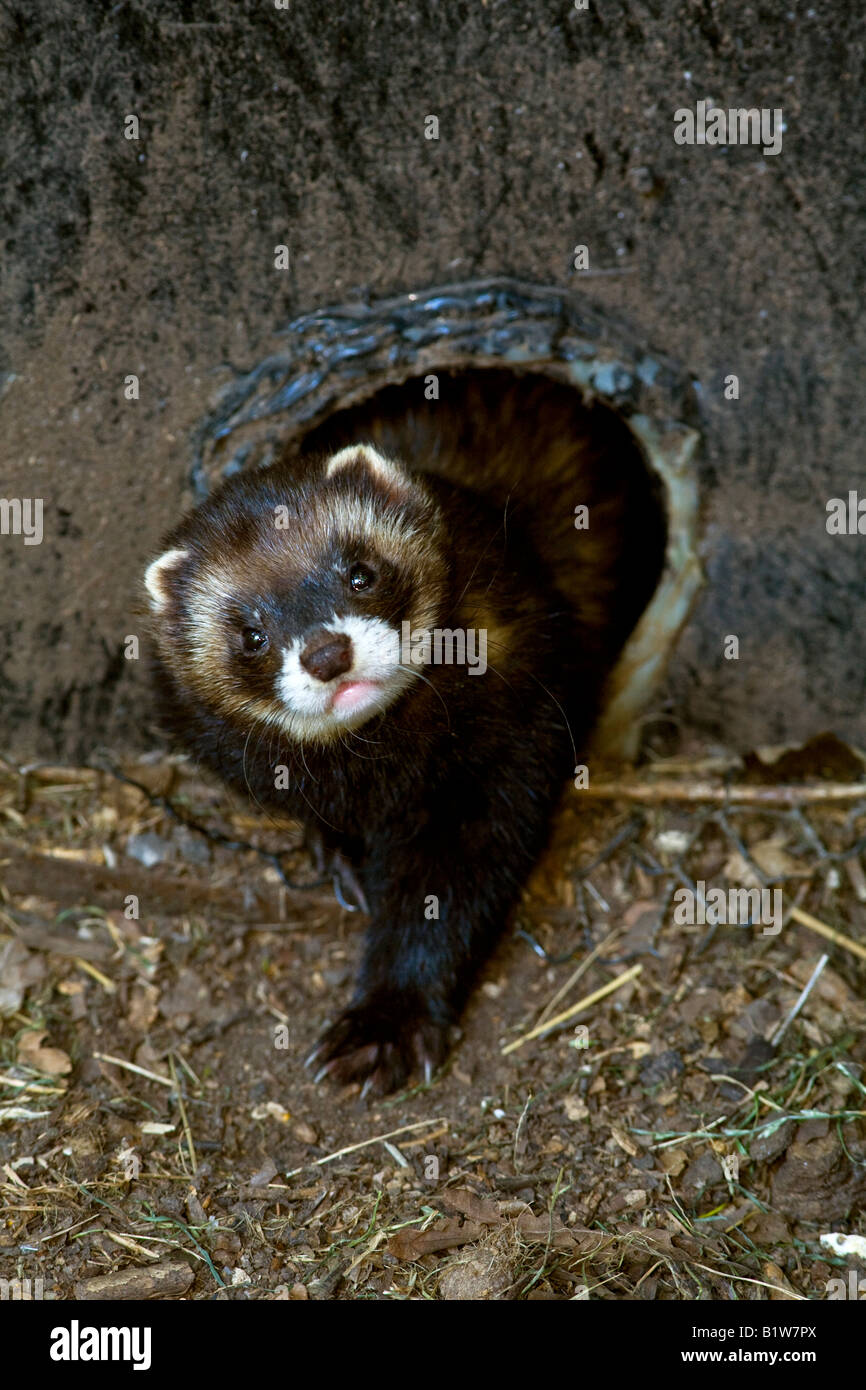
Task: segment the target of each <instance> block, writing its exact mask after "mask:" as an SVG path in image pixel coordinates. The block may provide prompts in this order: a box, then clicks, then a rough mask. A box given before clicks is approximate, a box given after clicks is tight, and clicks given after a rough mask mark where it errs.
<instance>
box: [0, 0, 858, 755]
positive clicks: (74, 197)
mask: <svg viewBox="0 0 866 1390" xmlns="http://www.w3.org/2000/svg"><path fill="white" fill-rule="evenodd" d="M863 48H864V39H863V33H862V23H861V21H860V18H859V16H858V14H857V13H856V11H855V10H853V9H849V7H847V6H846V5H844V4H842V3H828V4H818V5H817V6H816V7H815V8H814V9H813V8H806V6H805V5H801V4H799V3H798V4H796V5H795V4H793V3H791V5H790V8H787V9H784V10H782V9H779V7H777V6H771V5H760V4H759V5H751V4H745V3H735V4H726V5H724V6H721V5H718V4H709V3H707V4H694V5H688V6H683V5H680V4H674V3H634V0H604V2H603V3H602V0H590V5H589V8H588V10H585V11H578V10H576V9H575V8H574V6H573V5H571V4H568V3H566V0H560V3H552V2H551V0H526V2H525V3H523V4H520V5H517V4H514V3H512V2H511V0H471V3H470V0H465V3H464V0H436V2H435V3H434V2H433V0H392V3H388V4H384V3H372V0H332V3H330V4H329V5H327V6H323V5H321V4H319V3H313V0H309V3H308V2H307V0H292V3H291V4H289V5H288V7H287V8H286V9H278V8H277V7H276V6H275V5H274V4H272V3H265V0H238V3H234V4H232V5H230V6H226V5H221V4H216V3H210V4H209V3H207V0H200V2H197V3H195V4H193V3H186V0H174V3H170V0H148V3H147V4H145V3H143V0H142V2H141V3H136V2H135V0H126V3H120V4H109V3H97V0H44V3H42V4H40V5H39V6H38V7H34V6H32V5H29V4H25V3H24V0H11V3H7V4H5V5H4V6H3V8H2V11H0V55H2V56H0V67H2V84H0V92H2V96H0V105H2V108H3V109H2V111H0V157H2V164H3V169H4V175H3V179H2V181H0V206H2V219H3V280H2V303H0V313H2V325H3V328H2V360H0V371H2V375H0V388H2V397H0V414H2V465H0V470H2V471H0V496H3V497H5V498H7V499H8V498H22V499H23V498H28V497H29V498H41V499H43V502H44V535H43V538H42V542H41V544H39V545H25V544H24V537H23V536H22V535H14V534H9V535H0V565H2V591H3V600H4V602H3V608H4V620H3V623H2V635H0V699H2V704H3V734H4V738H3V742H4V743H6V744H8V745H12V744H14V746H15V748H16V751H17V752H18V753H20V754H22V755H24V754H27V755H31V756H53V755H54V754H61V755H65V756H69V755H82V754H83V755H85V756H86V755H88V754H89V753H90V752H91V751H92V749H93V747H94V745H95V744H97V743H114V744H117V743H118V742H119V741H122V742H124V743H128V744H131V745H133V746H139V747H142V746H146V745H147V744H148V743H149V741H150V738H151V735H150V731H149V727H148V721H149V719H150V703H149V695H148V689H147V681H146V677H145V671H144V662H143V661H128V660H126V659H125V658H124V655H123V642H124V638H125V636H126V635H127V634H130V633H135V632H136V631H137V630H138V626H137V620H136V619H135V618H134V617H133V616H132V613H131V606H132V603H133V600H134V597H135V595H136V591H137V585H138V582H139V576H140V573H141V570H142V568H143V566H144V563H145V560H146V558H147V556H148V555H149V554H150V553H151V552H152V550H153V548H154V546H155V545H156V544H157V542H158V539H159V536H160V534H161V533H162V532H163V531H164V530H165V529H166V528H167V527H168V526H169V525H170V524H171V523H172V521H173V519H174V517H175V516H176V515H177V513H178V511H179V510H180V508H181V507H182V506H183V504H184V502H185V500H186V493H185V485H186V475H187V467H188V460H189V440H190V432H191V431H192V430H193V428H194V426H195V424H196V421H197V420H199V419H200V418H201V416H202V415H203V413H204V411H205V409H206V407H207V404H208V401H209V399H210V397H211V393H212V391H213V389H214V386H215V383H216V382H217V380H218V379H219V378H220V369H221V366H222V365H223V364H225V363H226V362H230V363H232V364H235V365H236V366H243V367H247V366H249V365H251V364H252V363H253V362H255V361H256V359H257V355H260V353H261V350H262V343H263V342H264V341H265V340H266V338H267V337H268V336H269V335H270V334H271V333H272V331H273V329H274V328H275V327H278V326H279V325H280V324H281V323H284V322H287V321H288V320H289V319H290V318H291V317H292V316H293V315H295V314H297V313H300V312H302V311H303V310H305V309H309V308H313V307H315V306H317V305H321V304H327V303H329V302H331V301H334V300H345V299H347V298H351V297H353V296H358V297H363V296H368V295H371V296H379V295H385V294H391V293H396V292H398V291H401V290H406V289H412V288H413V287H419V288H420V287H423V286H426V285H429V284H434V283H437V282H444V281H449V280H452V281H453V280H455V279H463V278H465V279H469V278H472V277H477V276H481V275H485V274H510V275H515V276H517V277H519V278H521V279H528V280H533V281H536V282H540V283H554V284H562V285H570V286H577V288H578V289H579V290H580V292H581V293H585V294H586V296H587V298H588V300H589V301H591V302H592V303H593V304H594V305H595V306H597V307H598V308H600V309H602V310H603V311H605V312H608V313H610V314H611V315H615V316H617V317H618V318H619V319H622V320H623V321H626V322H627V323H628V324H629V325H631V326H632V327H633V328H634V330H635V331H636V332H639V333H640V335H641V336H643V337H644V338H645V339H646V340H647V341H648V342H651V343H653V344H654V345H655V346H656V347H657V348H658V350H659V351H661V352H664V353H666V354H668V355H669V356H671V357H673V358H675V359H677V360H678V361H679V362H681V363H682V364H683V365H684V366H685V367H686V368H688V370H689V371H691V372H692V373H693V375H694V377H695V379H696V384H697V390H698V394H699V397H700V400H701V402H702V406H703V410H704V429H705V436H706V441H705V450H704V455H703V459H702V463H701V486H702V495H703V515H704V526H705V557H704V558H705V565H706V569H707V574H708V581H709V582H708V586H707V588H706V590H705V593H704V596H703V598H702V600H701V602H700V603H699V606H698V608H697V609H696V611H695V614H694V617H693V619H692V622H691V624H690V626H689V629H688V631H687V633H686V634H685V636H684V638H683V640H682V642H681V644H680V647H679V651H678V655H677V658H676V660H675V663H674V665H673V667H672V669H671V671H670V676H669V684H668V691H667V694H668V698H669V701H670V705H671V707H672V708H673V709H675V710H676V712H677V714H678V716H679V717H681V718H683V719H684V720H686V721H690V722H692V723H694V724H696V725H697V726H699V727H701V728H703V729H704V730H705V731H707V732H709V733H710V734H716V733H717V734H724V736H725V737H726V739H728V740H729V741H734V742H737V743H739V744H741V745H748V744H753V743H764V742H770V741H779V740H782V739H786V740H787V739H792V738H798V737H801V736H804V735H806V734H807V733H808V732H810V731H812V730H814V729H815V728H816V727H821V728H823V727H828V726H830V727H834V728H836V730H837V731H838V732H840V733H841V734H843V735H845V736H847V737H849V738H854V739H859V740H861V741H863V740H866V713H864V708H866V701H864V698H863V697H864V690H866V677H864V662H863V658H862V643H861V642H860V641H859V640H858V639H857V637H856V634H857V630H858V625H859V622H860V616H859V615H860V613H861V609H862V602H863V596H864V588H866V559H864V557H866V536H858V535H843V536H831V535H829V534H828V533H827V529H826V503H827V500H828V499H829V498H830V497H833V496H840V495H841V496H847V494H848V491H849V490H850V489H856V488H857V486H858V484H859V486H860V488H861V492H862V494H863V495H864V496H866V467H864V464H863V458H862V444H861V441H862V438H863V434H864V426H866V419H864V415H866V397H864V392H863V390H862V364H863V336H864V327H863V318H862V313H861V310H860V306H861V304H862V300H863V269H862V268H863V264H864V247H863V218H862V202H863V172H862V156H861V148H862V130H863V127H864V123H866V121H864V96H863V92H864V83H863ZM705 98H711V99H712V100H713V101H714V102H716V103H717V104H718V105H720V106H724V107H728V106H733V107H740V106H756V107H765V108H769V109H776V108H780V109H781V110H782V112H783V114H784V122H785V129H784V137H783V143H782V149H781V152H780V153H779V154H778V155H768V156H764V155H762V153H761V150H760V149H758V148H756V147H754V146H735V145H730V146H728V147H727V148H722V147H710V146H707V145H704V146H700V145H694V146H688V145H679V144H677V143H676V142H675V140H674V138H673V137H674V112H675V110H676V109H677V108H683V107H688V108H693V107H695V105H696V103H697V101H698V100H700V99H705ZM131 115H132V116H137V118H138V123H139V130H138V135H139V138H138V139H137V140H134V139H128V138H126V134H128V133H129V132H130V129H131V127H130V125H129V123H128V119H127V118H128V117H129V116H131ZM430 115H436V116H437V117H438V119H439V138H438V140H431V139H427V138H425V119H426V118H427V117H428V116H430ZM427 128H428V130H429V126H428V127H427ZM278 244H285V245H287V246H288V247H289V249H290V264H289V269H288V270H285V271H281V270H277V269H276V268H275V264H274V248H275V246H276V245H278ZM578 244H582V245H585V246H586V247H587V248H588V252H589V264H590V273H589V274H588V275H585V276H583V277H582V278H581V279H580V281H579V283H578V276H577V274H576V272H575V270H574V268H573V251H574V247H575V246H576V245H578ZM131 374H134V375H136V376H137V377H138V378H139V382H140V396H139V399H137V400H128V399H126V398H125V394H124V383H125V379H126V378H127V377H128V376H129V375H131ZM731 375H735V376H736V377H737V378H738V381H739V398H738V399H736V400H727V399H725V379H726V378H727V377H729V376H731ZM864 524H866V523H864ZM729 634H735V635H738V636H739V639H740V657H739V660H738V661H726V660H725V659H724V658H723V655H722V650H723V644H724V639H725V637H726V636H727V635H729Z"/></svg>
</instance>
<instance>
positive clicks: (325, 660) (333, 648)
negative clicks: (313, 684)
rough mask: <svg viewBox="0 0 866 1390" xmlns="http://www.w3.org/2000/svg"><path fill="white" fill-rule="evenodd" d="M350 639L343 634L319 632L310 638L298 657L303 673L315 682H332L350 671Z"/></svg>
mask: <svg viewBox="0 0 866 1390" xmlns="http://www.w3.org/2000/svg"><path fill="white" fill-rule="evenodd" d="M352 659H353V658H352V639H351V638H350V637H347V636H346V634H345V632H320V633H318V634H317V635H316V636H315V637H313V638H311V639H310V641H309V642H308V643H307V645H306V647H305V648H304V650H303V651H302V652H301V655H300V657H299V660H300V663H301V665H302V666H303V668H304V670H305V671H309V673H310V675H311V676H315V677H316V680H320V681H332V680H335V679H336V677H337V676H344V675H345V674H346V672H347V671H351V669H352Z"/></svg>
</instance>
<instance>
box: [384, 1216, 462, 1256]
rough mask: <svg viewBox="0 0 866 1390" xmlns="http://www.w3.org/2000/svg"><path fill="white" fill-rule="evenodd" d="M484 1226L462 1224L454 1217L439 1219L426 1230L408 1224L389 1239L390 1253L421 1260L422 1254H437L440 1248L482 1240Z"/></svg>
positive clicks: (449, 1247) (451, 1248) (446, 1248)
mask: <svg viewBox="0 0 866 1390" xmlns="http://www.w3.org/2000/svg"><path fill="white" fill-rule="evenodd" d="M483 1234H484V1227H483V1226H479V1225H476V1223H475V1222H474V1221H465V1222H464V1223H463V1224H462V1225H461V1224H460V1222H459V1221H458V1220H457V1218H456V1217H454V1218H453V1219H452V1220H449V1221H439V1222H437V1223H436V1225H435V1226H433V1227H430V1228H428V1229H427V1230H426V1231H419V1230H416V1229H414V1228H413V1227H410V1226H406V1227H404V1229H403V1230H402V1231H397V1232H396V1234H395V1235H393V1236H392V1237H391V1239H390V1240H389V1241H388V1247H387V1248H388V1254H389V1255H394V1256H395V1257H396V1258H397V1259H398V1260H420V1259H421V1256H422V1255H435V1254H436V1253H437V1251H439V1250H453V1249H454V1247H455V1246H456V1245H468V1244H469V1243H470V1241H473V1240H480V1238H481V1236H482V1235H483Z"/></svg>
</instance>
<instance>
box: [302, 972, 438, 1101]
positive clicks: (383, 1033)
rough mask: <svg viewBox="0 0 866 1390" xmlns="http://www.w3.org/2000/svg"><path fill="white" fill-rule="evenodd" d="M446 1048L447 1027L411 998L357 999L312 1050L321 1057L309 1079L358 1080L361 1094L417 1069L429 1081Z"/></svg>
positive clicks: (395, 1084) (396, 1084)
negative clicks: (357, 1001) (318, 1066)
mask: <svg viewBox="0 0 866 1390" xmlns="http://www.w3.org/2000/svg"><path fill="white" fill-rule="evenodd" d="M447 1050H448V1029H447V1026H445V1025H443V1024H442V1023H440V1022H438V1021H436V1020H434V1019H433V1018H432V1017H431V1016H430V1014H429V1012H428V1010H427V1007H426V1005H425V1004H423V1003H419V1001H418V1000H417V998H416V999H412V1000H408V999H407V1000H403V999H401V1000H399V1001H398V1002H397V1003H396V1004H395V1002H394V1000H393V999H392V998H389V999H385V1000H380V999H379V998H378V997H377V998H375V999H370V1000H369V1002H367V1003H361V1004H356V1005H355V1006H354V1007H352V1008H350V1009H347V1010H346V1011H345V1012H344V1013H342V1014H341V1015H340V1016H339V1018H337V1019H336V1020H335V1021H334V1023H332V1024H331V1026H330V1028H329V1029H328V1030H327V1032H326V1033H325V1035H324V1037H323V1038H322V1040H321V1042H320V1043H319V1044H318V1046H317V1047H316V1048H315V1050H314V1052H313V1053H312V1054H311V1060H313V1059H316V1060H321V1059H324V1065H323V1066H322V1067H320V1068H319V1071H318V1072H317V1073H316V1076H315V1078H314V1080H315V1084H316V1085H318V1083H319V1082H320V1081H322V1080H323V1079H324V1078H325V1077H328V1079H329V1080H331V1081H334V1082H336V1083H337V1084H340V1085H347V1084H348V1083H350V1082H353V1081H360V1082H361V1098H362V1099H366V1098H367V1097H368V1096H370V1095H386V1094H387V1093H388V1092H389V1091H396V1090H398V1089H399V1088H400V1087H401V1086H403V1085H405V1084H406V1082H407V1081H408V1080H409V1078H410V1076H411V1075H412V1074H413V1073H415V1074H417V1073H419V1072H420V1073H422V1074H423V1077H424V1082H425V1084H426V1085H428V1086H429V1085H430V1083H431V1081H432V1080H433V1074H434V1072H435V1070H436V1067H437V1066H438V1065H439V1063H440V1062H442V1061H443V1059H444V1057H445V1054H446V1052H447Z"/></svg>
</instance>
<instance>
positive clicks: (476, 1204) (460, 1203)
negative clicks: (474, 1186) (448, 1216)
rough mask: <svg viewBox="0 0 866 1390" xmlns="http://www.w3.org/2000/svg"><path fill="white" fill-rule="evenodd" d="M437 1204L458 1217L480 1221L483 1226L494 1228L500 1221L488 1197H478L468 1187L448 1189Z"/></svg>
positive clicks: (495, 1205) (496, 1207) (497, 1211)
mask: <svg viewBox="0 0 866 1390" xmlns="http://www.w3.org/2000/svg"><path fill="white" fill-rule="evenodd" d="M437 1200H438V1201H439V1204H440V1205H441V1206H443V1207H447V1208H448V1210H449V1211H456V1212H457V1214H458V1215H459V1216H467V1217H468V1218H469V1220H470V1221H480V1222H482V1224H483V1225H485V1226H495V1225H496V1224H497V1222H499V1221H501V1219H502V1218H501V1216H500V1214H499V1207H498V1205H497V1204H496V1202H494V1201H493V1200H492V1198H490V1197H479V1195H478V1193H477V1192H473V1191H472V1190H471V1189H470V1188H468V1187H450V1188H449V1189H448V1190H447V1191H446V1192H443V1193H442V1194H441V1195H440V1197H439V1198H438V1199H437Z"/></svg>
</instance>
